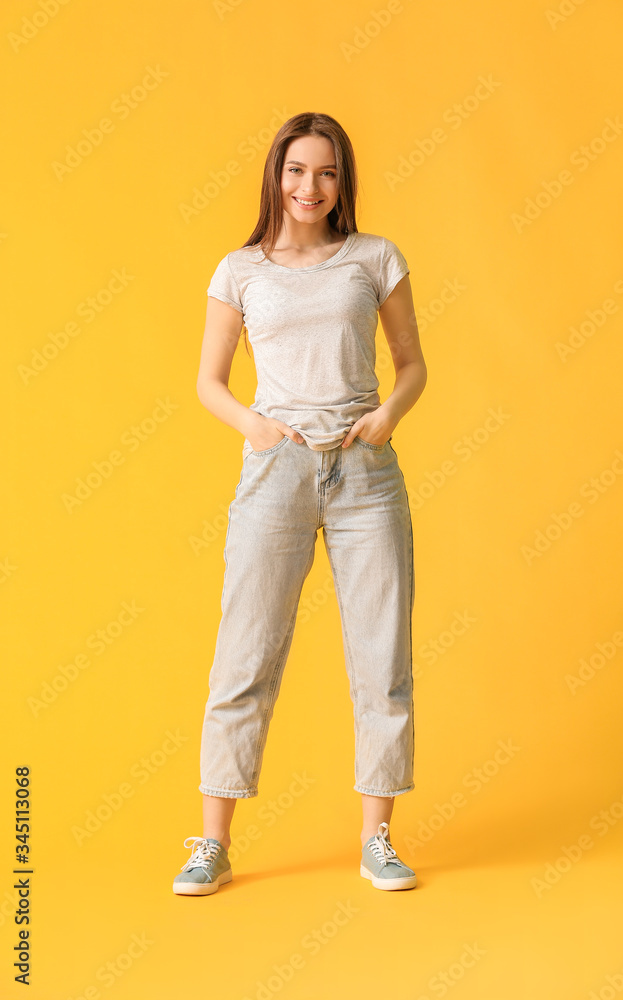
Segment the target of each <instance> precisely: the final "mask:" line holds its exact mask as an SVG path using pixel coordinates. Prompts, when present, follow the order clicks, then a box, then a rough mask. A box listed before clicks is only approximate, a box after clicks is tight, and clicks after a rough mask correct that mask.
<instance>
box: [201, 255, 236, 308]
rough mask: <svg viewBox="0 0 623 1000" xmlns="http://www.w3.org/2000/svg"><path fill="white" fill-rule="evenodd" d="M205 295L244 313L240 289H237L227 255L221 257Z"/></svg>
mask: <svg viewBox="0 0 623 1000" xmlns="http://www.w3.org/2000/svg"><path fill="white" fill-rule="evenodd" d="M207 294H208V295H211V296H212V298H215V299H220V300H221V302H226V303H227V305H229V306H233V307H234V309H237V310H238V311H239V312H244V309H243V307H242V302H241V301H240V289H239V288H238V284H237V282H236V279H235V278H234V274H233V271H232V269H231V264H230V262H229V254H227V256H226V257H223V259H222V261H221V262H220V263H219V264H218V266H217V268H216V270H215V272H214V274H213V275H212V280H211V281H210V284H209V285H208V290H207Z"/></svg>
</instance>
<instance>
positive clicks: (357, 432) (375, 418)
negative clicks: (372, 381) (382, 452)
mask: <svg viewBox="0 0 623 1000" xmlns="http://www.w3.org/2000/svg"><path fill="white" fill-rule="evenodd" d="M395 426H396V424H395V423H393V422H392V421H391V419H390V417H389V415H388V413H387V411H386V410H384V409H383V404H382V403H381V405H380V406H377V408H376V410H371V411H370V412H369V413H364V415H363V416H362V417H359V420H356V421H355V423H354V424H353V426H352V427H351V428H350V430H349V432H348V434H347V435H346V437H345V438H344V440H343V441H342V448H348V446H349V445H350V443H351V442H352V441H353V439H354V438H356V437H361V438H362V439H363V440H364V441H367V443H368V444H375V445H378V446H379V447H380V446H382V445H384V444H385V443H386V442H387V441H389V439H390V436H391V435H392V434H393V431H394V427H395Z"/></svg>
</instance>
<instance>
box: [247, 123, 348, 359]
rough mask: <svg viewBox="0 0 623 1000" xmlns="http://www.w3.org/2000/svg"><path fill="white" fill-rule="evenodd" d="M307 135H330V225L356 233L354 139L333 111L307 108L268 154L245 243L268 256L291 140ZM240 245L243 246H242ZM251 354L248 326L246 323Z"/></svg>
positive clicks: (285, 126)
mask: <svg viewBox="0 0 623 1000" xmlns="http://www.w3.org/2000/svg"><path fill="white" fill-rule="evenodd" d="M303 135H318V136H324V137H325V138H327V139H330V140H331V142H332V143H333V149H334V152H335V165H336V168H337V171H336V173H337V191H338V194H337V201H336V203H335V205H334V207H333V208H332V209H331V211H330V212H329V215H328V221H329V225H330V226H331V227H332V229H335V230H337V232H339V233H346V234H348V233H356V232H357V223H356V220H355V213H356V201H357V166H356V163H355V154H354V151H353V147H352V144H351V141H350V139H349V138H348V136H347V134H346V132H345V131H344V129H343V128H342V126H341V125H340V124H339V122H337V121H336V120H335V118H332V117H331V116H330V115H323V114H316V113H315V112H313V111H303V112H302V113H301V114H300V115H294V116H293V117H292V118H289V119H288V121H287V122H284V123H283V125H282V126H281V128H280V129H279V131H278V132H277V134H276V136H275V138H274V139H273V141H272V144H271V147H270V149H269V150H268V154H267V156H266V163H265V164H264V175H263V177H262V190H261V193H260V213H259V218H258V220H257V225H256V226H255V229H254V230H253V232H252V233H251V235H250V236H249V239H248V240H247V241H246V243H243V244H242V247H251V246H253V247H255V246H259V247H261V250H262V252H263V254H264V256H265V257H270V255H271V253H272V252H273V250H274V248H275V243H276V242H277V238H278V236H279V233H280V231H281V227H282V224H283V203H282V195H281V173H282V169H283V162H284V159H285V155H286V149H287V146H288V143H289V142H290V141H291V140H292V139H298V138H299V136H303ZM242 247H240V248H239V249H242ZM242 333H243V335H244V341H245V346H246V349H247V354H248V353H249V345H248V342H247V328H246V326H244V324H243V327H242Z"/></svg>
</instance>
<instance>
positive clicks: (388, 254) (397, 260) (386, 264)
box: [378, 237, 410, 307]
mask: <svg viewBox="0 0 623 1000" xmlns="http://www.w3.org/2000/svg"><path fill="white" fill-rule="evenodd" d="M409 270H410V269H409V265H408V264H407V262H406V260H405V258H404V257H403V255H402V253H401V252H400V250H399V249H398V247H397V246H396V244H395V243H392V241H391V240H388V239H386V238H385V237H383V251H382V254H381V268H380V271H381V273H380V274H379V289H378V292H379V307H380V306H382V305H383V303H384V302H385V299H386V298H387V296H388V295H389V294H390V293H391V292H393V290H394V288H395V287H396V285H397V284H398V282H399V281H400V279H401V278H404V276H405V274H409Z"/></svg>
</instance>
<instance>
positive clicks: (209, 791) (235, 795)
mask: <svg viewBox="0 0 623 1000" xmlns="http://www.w3.org/2000/svg"><path fill="white" fill-rule="evenodd" d="M199 791H200V792H201V794H202V795H218V796H220V797H221V798H227V799H252V798H253V797H254V796H256V795H257V788H242V789H240V788H210V786H209V785H203V784H201V785H199Z"/></svg>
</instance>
